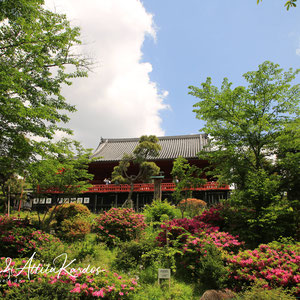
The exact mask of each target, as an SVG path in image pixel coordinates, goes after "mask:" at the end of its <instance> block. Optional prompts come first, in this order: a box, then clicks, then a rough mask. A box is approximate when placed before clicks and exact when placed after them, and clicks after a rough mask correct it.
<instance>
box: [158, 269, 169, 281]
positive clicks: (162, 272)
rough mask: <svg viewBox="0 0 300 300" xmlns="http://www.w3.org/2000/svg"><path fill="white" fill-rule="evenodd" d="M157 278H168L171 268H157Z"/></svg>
mask: <svg viewBox="0 0 300 300" xmlns="http://www.w3.org/2000/svg"><path fill="white" fill-rule="evenodd" d="M158 278H159V279H170V278H171V270H170V269H158Z"/></svg>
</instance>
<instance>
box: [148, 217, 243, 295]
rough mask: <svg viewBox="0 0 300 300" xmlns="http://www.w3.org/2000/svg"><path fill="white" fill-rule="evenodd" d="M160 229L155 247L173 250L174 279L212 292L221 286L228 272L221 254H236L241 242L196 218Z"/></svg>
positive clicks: (167, 223) (178, 220) (166, 224)
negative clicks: (176, 277)
mask: <svg viewBox="0 0 300 300" xmlns="http://www.w3.org/2000/svg"><path fill="white" fill-rule="evenodd" d="M161 229H162V231H161V232H160V233H159V234H158V237H157V240H158V244H159V246H165V245H169V246H170V247H167V249H173V250H172V254H173V256H174V258H173V257H172V259H173V260H174V259H175V265H176V267H175V268H174V263H173V265H172V266H173V268H174V269H176V274H177V276H179V277H181V278H183V279H184V280H186V281H192V282H198V284H199V283H202V284H204V285H205V286H207V287H209V288H212V289H216V288H222V287H223V286H224V284H225V278H227V276H226V275H227V273H228V271H227V270H226V269H225V265H224V260H223V256H222V253H225V252H226V253H227V252H229V253H237V252H238V250H239V249H240V248H241V247H242V246H243V244H244V242H241V241H239V240H238V237H235V236H232V235H231V234H229V233H227V232H221V231H219V228H218V227H215V226H211V225H210V224H207V223H204V222H202V221H199V219H198V218H197V217H194V218H193V219H175V220H172V221H169V222H165V223H164V224H162V225H161ZM155 251H157V250H153V251H152V252H155ZM168 252H170V250H168ZM147 255H149V254H147ZM170 261H171V259H170Z"/></svg>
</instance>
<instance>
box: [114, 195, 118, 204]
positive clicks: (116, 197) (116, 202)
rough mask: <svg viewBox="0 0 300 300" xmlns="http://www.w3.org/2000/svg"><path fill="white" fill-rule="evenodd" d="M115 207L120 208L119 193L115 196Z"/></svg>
mask: <svg viewBox="0 0 300 300" xmlns="http://www.w3.org/2000/svg"><path fill="white" fill-rule="evenodd" d="M115 207H118V193H116V195H115Z"/></svg>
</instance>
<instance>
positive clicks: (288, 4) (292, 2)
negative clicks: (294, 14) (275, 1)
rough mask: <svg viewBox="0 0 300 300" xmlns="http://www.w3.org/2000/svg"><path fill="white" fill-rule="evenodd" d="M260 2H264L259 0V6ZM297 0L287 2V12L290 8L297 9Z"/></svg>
mask: <svg viewBox="0 0 300 300" xmlns="http://www.w3.org/2000/svg"><path fill="white" fill-rule="evenodd" d="M259 2H262V0H257V4H259ZM296 2H297V0H288V1H287V2H285V4H284V6H285V7H286V9H287V10H289V9H290V7H296V6H297V4H296Z"/></svg>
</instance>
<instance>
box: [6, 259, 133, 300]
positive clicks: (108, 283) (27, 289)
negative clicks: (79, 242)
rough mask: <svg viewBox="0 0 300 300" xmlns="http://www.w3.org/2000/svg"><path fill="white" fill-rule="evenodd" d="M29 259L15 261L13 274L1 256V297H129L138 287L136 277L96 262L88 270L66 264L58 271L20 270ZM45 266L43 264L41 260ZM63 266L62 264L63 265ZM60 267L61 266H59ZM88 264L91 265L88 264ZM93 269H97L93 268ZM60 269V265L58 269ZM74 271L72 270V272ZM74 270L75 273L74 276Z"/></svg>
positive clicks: (12, 263) (58, 299)
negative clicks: (106, 267) (111, 269)
mask: <svg viewBox="0 0 300 300" xmlns="http://www.w3.org/2000/svg"><path fill="white" fill-rule="evenodd" d="M25 263H26V261H22V262H19V261H17V262H16V261H12V262H11V266H14V269H11V272H10V278H9V280H7V279H8V278H7V276H8V273H7V272H8V271H3V270H4V268H3V267H4V266H3V265H5V260H0V270H1V271H2V272H0V280H1V285H0V298H1V297H2V298H5V299H18V300H19V299H20V300H21V299H57V300H60V299H93V298H99V297H101V298H105V299H129V298H131V297H132V294H133V293H135V292H136V290H138V288H139V287H138V283H137V281H136V279H135V278H129V277H128V276H124V275H120V274H117V273H112V272H110V271H108V270H103V268H102V267H99V266H94V267H92V268H89V271H87V272H85V271H84V270H83V269H82V267H78V268H77V269H76V270H75V269H73V270H72V271H71V267H67V266H66V269H65V270H66V272H65V271H64V270H62V271H61V272H60V273H58V272H57V271H56V273H55V272H54V271H52V272H51V271H48V272H46V273H45V272H41V273H39V272H37V273H36V274H34V273H31V274H30V278H28V274H27V272H20V274H19V270H20V269H19V268H21V269H22V268H23V267H24V266H25V265H24V264H25ZM40 266H41V267H43V265H42V264H40ZM60 266H61V265H60ZM57 268H59V267H57ZM86 268H87V267H86ZM92 269H94V270H93V271H92ZM56 270H57V269H56ZM69 272H70V273H69ZM71 274H72V276H71Z"/></svg>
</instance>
